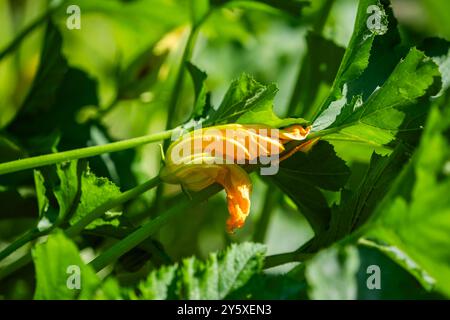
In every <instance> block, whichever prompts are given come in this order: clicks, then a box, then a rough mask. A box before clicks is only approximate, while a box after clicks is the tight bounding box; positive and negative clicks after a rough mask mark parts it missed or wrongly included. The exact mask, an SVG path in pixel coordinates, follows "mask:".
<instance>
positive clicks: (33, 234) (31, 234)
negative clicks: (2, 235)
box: [0, 229, 44, 261]
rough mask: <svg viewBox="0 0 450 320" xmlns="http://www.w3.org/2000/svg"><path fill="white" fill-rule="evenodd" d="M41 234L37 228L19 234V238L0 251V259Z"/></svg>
mask: <svg viewBox="0 0 450 320" xmlns="http://www.w3.org/2000/svg"><path fill="white" fill-rule="evenodd" d="M43 234H44V233H42V232H39V231H38V230H37V229H33V230H29V231H28V232H26V233H25V234H24V235H23V236H21V237H20V238H19V239H17V240H16V241H14V242H13V243H11V244H10V245H9V246H7V247H6V248H5V249H3V250H2V251H1V252H0V261H2V260H3V259H5V258H6V257H8V256H9V255H10V254H11V253H13V252H14V251H16V250H18V249H20V248H21V247H23V246H24V245H26V244H27V243H28V242H30V241H33V240H34V239H36V238H39V237H40V236H41V235H43Z"/></svg>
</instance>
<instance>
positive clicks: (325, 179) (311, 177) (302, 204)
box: [270, 141, 350, 235]
mask: <svg viewBox="0 0 450 320" xmlns="http://www.w3.org/2000/svg"><path fill="white" fill-rule="evenodd" d="M349 176H350V170H349V168H348V167H347V165H346V164H345V162H344V161H343V160H342V159H340V158H339V157H338V156H337V155H336V153H335V152H334V149H333V146H332V145H331V144H329V143H328V142H326V141H319V142H318V143H317V145H315V146H314V147H313V148H312V149H311V151H310V152H308V153H303V152H297V153H296V154H294V155H293V156H292V157H290V158H288V159H286V160H284V161H282V162H281V163H280V169H279V172H278V173H277V174H276V175H274V176H271V177H270V178H271V179H272V181H273V182H274V183H275V184H276V185H277V186H278V187H279V188H280V189H281V190H282V191H283V192H284V193H286V194H287V195H288V196H289V197H290V198H292V200H294V202H295V204H296V205H297V207H298V208H299V209H300V211H301V213H303V214H304V215H305V217H306V218H307V219H308V221H309V222H310V224H311V226H312V228H313V229H314V231H315V233H316V235H318V234H320V233H322V232H324V231H325V230H327V229H328V227H329V220H330V214H331V211H330V208H329V207H328V204H327V201H326V199H325V197H324V196H323V194H322V193H321V191H320V190H319V188H320V189H325V190H330V191H339V190H340V189H341V188H342V187H343V186H344V185H345V184H346V182H347V180H348V178H349Z"/></svg>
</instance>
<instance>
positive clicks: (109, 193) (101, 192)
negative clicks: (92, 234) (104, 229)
mask: <svg viewBox="0 0 450 320" xmlns="http://www.w3.org/2000/svg"><path fill="white" fill-rule="evenodd" d="M119 195H120V189H119V187H117V186H116V185H115V184H114V183H112V182H111V181H109V180H108V179H107V178H102V177H97V176H96V175H95V174H93V173H92V172H91V170H90V169H89V167H87V168H86V169H85V170H84V171H83V173H82V174H81V195H80V200H79V204H78V205H77V207H76V210H75V211H74V214H73V215H72V216H71V218H70V224H72V225H73V224H75V223H76V222H77V221H79V220H80V219H81V218H83V217H84V216H86V215H87V214H89V213H90V212H92V211H93V210H94V209H96V208H97V207H99V206H100V205H102V204H103V203H105V202H107V201H109V200H111V199H113V198H116V197H118V196H119ZM120 214H121V213H120V212H106V213H105V216H104V217H103V218H101V219H97V220H95V221H93V222H92V223H91V224H90V225H89V226H88V227H87V228H91V229H92V228H95V227H97V226H100V225H104V224H113V225H118V221H117V220H116V219H115V218H116V217H117V216H119V215H120Z"/></svg>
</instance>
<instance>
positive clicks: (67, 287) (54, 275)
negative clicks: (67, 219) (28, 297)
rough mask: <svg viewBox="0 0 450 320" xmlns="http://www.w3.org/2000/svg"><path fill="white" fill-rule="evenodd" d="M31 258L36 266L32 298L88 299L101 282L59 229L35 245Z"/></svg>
mask: <svg viewBox="0 0 450 320" xmlns="http://www.w3.org/2000/svg"><path fill="white" fill-rule="evenodd" d="M33 261H34V265H35V268H36V291H35V293H34V298H35V299H39V300H41V299H43V300H49V299H58V300H65V299H89V298H92V296H93V295H94V294H95V291H96V290H97V287H98V286H99V284H100V281H99V279H98V278H97V276H96V275H95V272H94V271H93V270H92V269H91V268H90V267H89V266H87V265H85V264H84V262H83V260H82V259H81V257H80V254H79V252H78V249H77V247H76V245H75V244H74V243H73V242H72V241H70V240H69V239H67V238H66V237H65V236H64V234H63V233H62V232H60V231H58V232H56V233H55V234H52V235H51V236H49V237H48V238H47V241H46V242H45V243H41V244H38V245H37V246H36V248H35V249H34V250H33ZM77 275H79V284H80V286H79V288H77V281H78V280H77V279H76V278H75V277H76V276H77Z"/></svg>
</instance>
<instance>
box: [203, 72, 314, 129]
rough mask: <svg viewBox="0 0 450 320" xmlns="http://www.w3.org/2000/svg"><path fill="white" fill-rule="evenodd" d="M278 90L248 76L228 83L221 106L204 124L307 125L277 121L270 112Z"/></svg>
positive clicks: (302, 122) (303, 121)
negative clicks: (228, 86)
mask: <svg viewBox="0 0 450 320" xmlns="http://www.w3.org/2000/svg"><path fill="white" fill-rule="evenodd" d="M277 91H278V89H277V87H276V85H275V84H269V85H267V86H266V85H263V84H261V83H258V82H257V81H256V80H255V79H253V78H252V77H251V76H249V75H247V74H243V75H242V76H241V77H240V78H239V79H238V80H235V81H233V82H232V83H231V85H230V88H229V89H228V91H227V92H226V94H225V97H224V98H223V100H222V103H221V104H220V106H219V107H218V108H217V110H212V111H211V113H210V114H209V116H208V118H207V119H206V121H205V123H206V124H223V123H241V124H264V125H268V126H271V127H276V128H279V127H285V126H289V125H291V124H296V123H297V124H301V125H306V124H307V123H308V122H307V121H306V120H304V119H301V118H298V119H294V118H287V119H280V118H279V117H278V116H277V115H275V113H274V112H273V99H274V97H275V95H276V93H277Z"/></svg>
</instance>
